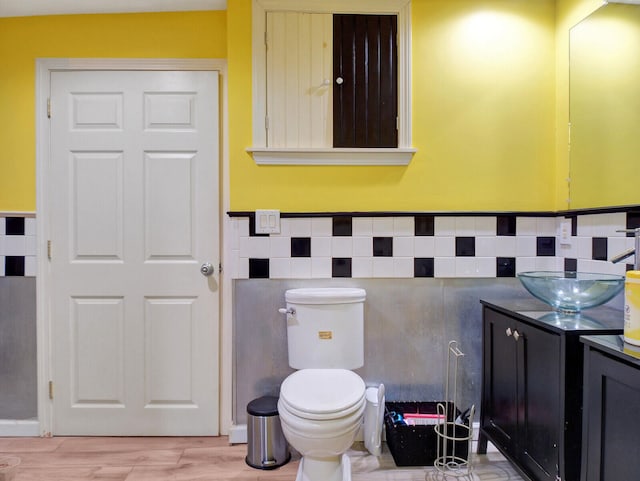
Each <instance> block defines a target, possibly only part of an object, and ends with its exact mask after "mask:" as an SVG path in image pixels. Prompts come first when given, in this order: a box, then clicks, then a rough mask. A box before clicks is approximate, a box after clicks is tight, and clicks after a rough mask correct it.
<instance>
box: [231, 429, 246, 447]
mask: <svg viewBox="0 0 640 481" xmlns="http://www.w3.org/2000/svg"><path fill="white" fill-rule="evenodd" d="M246 442H247V425H246V424H233V425H231V427H230V428H229V443H230V444H245V443H246Z"/></svg>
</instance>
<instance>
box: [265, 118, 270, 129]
mask: <svg viewBox="0 0 640 481" xmlns="http://www.w3.org/2000/svg"><path fill="white" fill-rule="evenodd" d="M264 130H269V117H267V116H265V118H264Z"/></svg>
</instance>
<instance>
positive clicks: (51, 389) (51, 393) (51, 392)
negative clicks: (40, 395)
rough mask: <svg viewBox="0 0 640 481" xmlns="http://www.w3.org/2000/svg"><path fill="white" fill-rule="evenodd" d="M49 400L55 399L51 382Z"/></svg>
mask: <svg viewBox="0 0 640 481" xmlns="http://www.w3.org/2000/svg"><path fill="white" fill-rule="evenodd" d="M49 399H53V381H49Z"/></svg>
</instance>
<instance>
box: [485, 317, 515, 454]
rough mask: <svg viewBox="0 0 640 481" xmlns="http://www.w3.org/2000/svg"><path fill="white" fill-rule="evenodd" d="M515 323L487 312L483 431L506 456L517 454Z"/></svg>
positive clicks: (507, 318)
mask: <svg viewBox="0 0 640 481" xmlns="http://www.w3.org/2000/svg"><path fill="white" fill-rule="evenodd" d="M514 325H515V321H514V320H513V319H511V318H509V317H507V316H504V315H502V314H500V313H497V312H495V311H493V310H490V309H485V310H484V323H483V354H482V355H483V397H482V409H481V420H480V423H481V428H482V429H483V430H484V431H485V432H486V433H487V434H488V435H489V436H490V438H491V440H492V442H493V443H494V444H496V445H497V447H498V448H500V450H501V451H503V452H504V453H505V454H507V453H508V454H511V455H515V454H516V441H515V440H516V435H517V430H518V376H517V374H518V373H517V369H516V359H517V356H516V343H515V342H514V341H513V337H512V336H513V331H514Z"/></svg>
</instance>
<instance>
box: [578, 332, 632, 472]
mask: <svg viewBox="0 0 640 481" xmlns="http://www.w3.org/2000/svg"><path fill="white" fill-rule="evenodd" d="M582 340H583V342H584V343H585V354H584V356H585V357H584V359H585V373H584V386H585V391H584V392H585V397H584V420H585V422H584V423H583V433H584V435H583V450H582V477H581V480H582V481H610V480H618V479H619V480H631V479H638V473H640V444H639V443H638V433H639V432H640V416H638V407H640V360H639V359H638V358H639V357H640V352H638V351H639V350H638V348H637V347H634V346H628V345H625V344H624V342H623V341H622V339H620V337H619V336H597V337H595V336H594V337H592V336H589V337H586V338H583V339H582Z"/></svg>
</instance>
